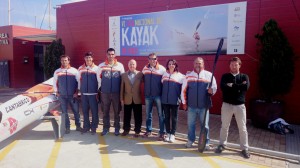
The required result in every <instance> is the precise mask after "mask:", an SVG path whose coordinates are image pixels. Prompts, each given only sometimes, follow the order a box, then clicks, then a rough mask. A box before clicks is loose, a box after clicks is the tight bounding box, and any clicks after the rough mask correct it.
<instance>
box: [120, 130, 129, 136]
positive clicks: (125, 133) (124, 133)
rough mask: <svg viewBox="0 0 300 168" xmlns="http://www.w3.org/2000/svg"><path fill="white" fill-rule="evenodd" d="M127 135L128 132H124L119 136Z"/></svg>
mask: <svg viewBox="0 0 300 168" xmlns="http://www.w3.org/2000/svg"><path fill="white" fill-rule="evenodd" d="M128 134H129V131H124V132H123V133H122V134H121V135H122V136H126V135H128Z"/></svg>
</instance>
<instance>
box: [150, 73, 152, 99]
mask: <svg viewBox="0 0 300 168" xmlns="http://www.w3.org/2000/svg"><path fill="white" fill-rule="evenodd" d="M150 71H151V76H150V96H152V92H151V88H152V68H151V70H150Z"/></svg>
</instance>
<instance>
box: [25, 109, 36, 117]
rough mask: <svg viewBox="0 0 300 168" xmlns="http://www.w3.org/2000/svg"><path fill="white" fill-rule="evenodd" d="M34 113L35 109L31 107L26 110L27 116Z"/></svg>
mask: <svg viewBox="0 0 300 168" xmlns="http://www.w3.org/2000/svg"><path fill="white" fill-rule="evenodd" d="M33 113H34V111H33V109H29V110H26V111H24V115H25V116H29V115H30V114H33Z"/></svg>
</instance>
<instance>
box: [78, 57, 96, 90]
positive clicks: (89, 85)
mask: <svg viewBox="0 0 300 168" xmlns="http://www.w3.org/2000/svg"><path fill="white" fill-rule="evenodd" d="M97 70H98V66H96V65H95V64H94V63H93V65H92V66H86V65H85V64H83V65H81V66H80V67H79V68H78V71H79V73H78V79H77V80H78V81H79V83H78V89H79V90H80V92H81V94H83V95H96V94H97V92H98V88H99V87H98V82H97Z"/></svg>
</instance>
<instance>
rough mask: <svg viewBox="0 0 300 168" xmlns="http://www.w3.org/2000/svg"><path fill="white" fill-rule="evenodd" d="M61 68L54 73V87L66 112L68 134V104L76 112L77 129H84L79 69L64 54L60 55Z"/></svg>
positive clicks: (64, 112) (63, 111)
mask: <svg viewBox="0 0 300 168" xmlns="http://www.w3.org/2000/svg"><path fill="white" fill-rule="evenodd" d="M60 63H61V68H59V69H57V70H56V71H55V72H54V75H53V89H54V92H55V93H56V95H57V96H58V99H59V101H60V107H61V110H62V113H63V114H65V117H66V120H65V123H66V132H65V133H66V134H69V133H70V119H69V115H68V104H69V105H70V106H71V109H72V111H73V113H74V118H75V125H76V131H82V128H81V127H80V114H79V104H78V100H77V97H78V81H77V75H78V71H77V69H76V68H73V67H71V66H70V57H69V56H67V55H62V56H61V57H60Z"/></svg>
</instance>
